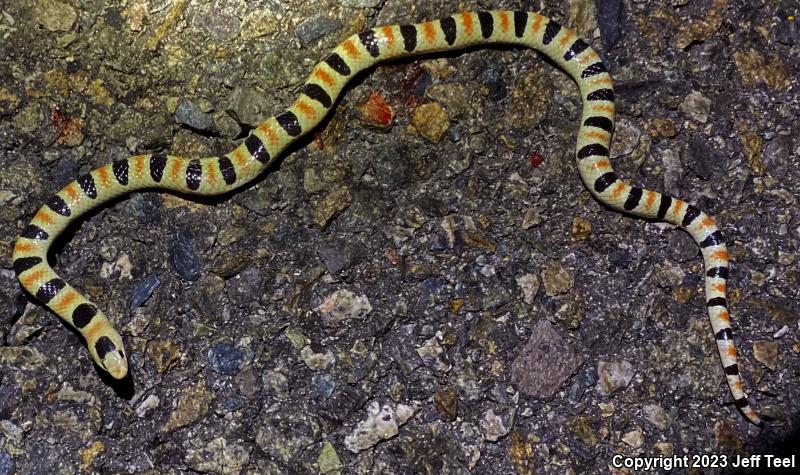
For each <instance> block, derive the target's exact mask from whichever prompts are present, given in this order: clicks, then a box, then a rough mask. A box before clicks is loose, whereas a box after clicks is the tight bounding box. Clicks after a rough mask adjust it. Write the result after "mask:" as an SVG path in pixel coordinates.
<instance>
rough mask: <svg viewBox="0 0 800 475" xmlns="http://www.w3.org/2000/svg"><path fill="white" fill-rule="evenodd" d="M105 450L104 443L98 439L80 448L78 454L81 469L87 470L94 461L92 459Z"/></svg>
mask: <svg viewBox="0 0 800 475" xmlns="http://www.w3.org/2000/svg"><path fill="white" fill-rule="evenodd" d="M105 451H106V444H104V443H103V442H102V441H99V440H95V441H94V442H92V444H91V445H89V446H88V447H84V448H82V449H80V450H79V451H78V454H79V455H80V457H81V468H82V469H83V470H88V469H89V468H90V467H91V466H92V464H93V463H94V459H95V458H97V456H98V455H100V454H102V453H103V452H105Z"/></svg>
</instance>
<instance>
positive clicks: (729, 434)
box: [714, 420, 744, 453]
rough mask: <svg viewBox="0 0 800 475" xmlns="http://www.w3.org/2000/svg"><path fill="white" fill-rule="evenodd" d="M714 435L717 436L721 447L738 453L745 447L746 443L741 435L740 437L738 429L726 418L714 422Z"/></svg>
mask: <svg viewBox="0 0 800 475" xmlns="http://www.w3.org/2000/svg"><path fill="white" fill-rule="evenodd" d="M714 436H715V437H716V438H717V443H718V444H719V445H720V446H721V447H725V448H727V449H730V450H732V451H734V452H736V453H740V452H741V451H742V449H743V447H744V443H743V442H742V439H741V437H739V433H738V431H737V430H735V429H734V428H733V427H732V426H731V424H730V423H729V422H728V421H726V420H720V421H717V423H716V424H714Z"/></svg>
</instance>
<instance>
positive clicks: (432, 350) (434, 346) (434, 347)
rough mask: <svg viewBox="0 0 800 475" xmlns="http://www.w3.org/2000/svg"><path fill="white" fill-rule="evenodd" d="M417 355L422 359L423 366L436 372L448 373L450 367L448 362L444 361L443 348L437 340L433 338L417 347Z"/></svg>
mask: <svg viewBox="0 0 800 475" xmlns="http://www.w3.org/2000/svg"><path fill="white" fill-rule="evenodd" d="M417 354H418V355H419V357H420V358H421V359H422V362H423V363H424V364H425V366H428V367H430V368H433V369H435V370H436V371H441V372H445V373H446V372H448V371H450V368H451V367H452V365H451V364H450V362H449V361H447V360H445V359H444V356H443V355H444V348H442V346H441V345H440V344H439V340H438V339H437V338H436V337H435V336H434V337H433V338H431V339H429V340H427V341H425V343H424V344H423V345H422V346H420V347H418V348H417Z"/></svg>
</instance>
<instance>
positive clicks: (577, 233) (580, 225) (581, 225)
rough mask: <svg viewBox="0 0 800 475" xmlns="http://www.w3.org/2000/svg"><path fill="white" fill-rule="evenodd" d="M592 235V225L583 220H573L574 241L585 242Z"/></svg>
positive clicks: (576, 218) (578, 218)
mask: <svg viewBox="0 0 800 475" xmlns="http://www.w3.org/2000/svg"><path fill="white" fill-rule="evenodd" d="M590 234H592V223H590V222H589V221H587V220H585V219H583V218H581V217H578V216H576V217H574V218H573V219H572V239H573V240H574V241H585V240H586V239H587V238H588V237H589V235H590Z"/></svg>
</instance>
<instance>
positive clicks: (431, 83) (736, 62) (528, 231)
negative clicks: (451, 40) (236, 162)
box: [0, 0, 800, 475]
mask: <svg viewBox="0 0 800 475" xmlns="http://www.w3.org/2000/svg"><path fill="white" fill-rule="evenodd" d="M480 8H509V9H515V8H521V9H529V10H539V9H541V11H542V12H543V13H544V14H546V15H548V16H551V17H553V18H555V19H557V20H558V21H560V22H562V23H564V24H566V25H570V26H572V27H574V28H575V29H577V30H578V31H579V34H580V35H581V36H582V37H583V38H586V39H589V40H590V42H591V43H592V45H593V46H594V47H595V48H597V49H598V51H600V52H601V54H602V56H603V57H604V58H605V60H606V62H607V64H608V66H609V69H610V71H611V72H612V75H613V76H614V77H615V80H616V91H617V103H618V124H617V133H616V136H615V141H614V147H613V150H612V152H613V153H612V154H613V156H614V157H615V158H616V159H615V160H614V165H615V167H616V168H617V170H618V173H619V174H620V175H621V176H624V177H626V178H628V179H630V180H631V181H632V182H634V183H636V184H639V185H641V186H646V187H648V188H652V189H656V190H661V191H666V192H668V193H670V194H673V195H676V196H680V197H682V198H684V199H686V200H687V201H690V202H692V203H694V204H696V205H698V206H700V207H701V208H703V209H705V210H707V211H709V212H710V213H711V214H713V215H715V216H716V217H717V221H718V223H719V224H720V226H721V228H722V230H723V231H724V235H725V237H726V240H727V242H728V244H729V249H730V251H731V255H732V258H733V269H732V279H731V281H730V282H731V287H732V291H733V292H732V296H731V299H730V300H731V302H732V310H733V315H734V329H735V332H736V341H737V344H738V347H739V351H740V353H739V354H740V367H741V368H742V371H743V374H744V376H745V379H746V381H747V383H748V386H749V387H750V392H751V395H752V397H751V401H752V402H753V403H754V404H755V406H756V407H758V408H759V409H760V410H761V411H762V413H763V414H764V415H765V416H769V418H770V419H771V423H770V425H769V428H768V429H767V430H764V431H759V430H758V429H757V428H755V427H754V426H751V425H749V424H748V423H747V422H746V421H745V420H744V419H743V417H741V415H739V414H738V413H737V412H736V410H735V408H734V407H733V406H732V405H731V404H730V402H731V397H730V395H729V393H728V390H727V388H726V387H725V385H724V377H723V373H722V368H721V366H720V363H719V360H718V357H717V354H716V350H715V347H714V341H713V338H712V335H711V332H710V328H709V325H708V322H707V319H706V316H705V308H704V297H703V290H702V282H703V269H702V263H701V261H700V259H699V257H698V248H697V246H696V245H695V244H694V243H693V242H692V241H691V239H690V238H689V236H688V235H686V234H685V233H684V232H682V231H680V230H675V229H673V228H672V227H671V226H667V225H663V224H659V223H653V222H645V221H642V220H639V219H634V218H630V217H626V216H623V215H620V214H617V213H614V212H611V211H609V210H608V209H606V208H604V207H603V206H601V205H600V204H598V203H597V202H596V201H595V200H593V199H592V198H591V197H590V195H589V194H588V192H587V191H586V190H585V189H584V188H583V185H582V184H581V182H580V179H579V177H578V175H577V172H576V170H575V165H574V163H573V158H572V154H573V149H574V141H575V133H576V130H577V123H578V115H579V111H580V97H579V96H578V94H577V89H576V88H575V87H574V84H573V83H572V82H571V81H570V79H569V78H568V77H567V76H566V75H565V74H564V73H562V72H561V71H559V70H557V69H555V68H554V67H553V66H552V64H551V63H549V62H547V61H545V60H544V59H543V58H542V57H541V56H539V55H537V54H536V53H534V52H532V51H525V50H519V49H514V48H502V47H498V48H487V49H475V50H472V51H469V52H465V53H448V54H444V55H439V56H435V57H426V58H423V59H409V60H405V61H401V62H397V63H393V64H388V65H385V66H381V67H378V68H376V69H374V70H373V71H371V72H370V73H369V74H365V75H363V76H361V77H359V79H358V80H357V81H356V82H355V83H354V84H353V85H352V87H351V88H350V89H349V91H348V92H347V94H346V96H345V97H344V98H342V99H341V101H340V103H339V105H338V108H337V111H336V113H335V114H334V115H333V116H332V117H330V118H329V120H328V121H327V122H326V123H325V124H324V127H321V128H320V129H319V130H318V131H317V133H316V134H315V135H314V136H313V137H311V138H309V139H308V140H305V141H304V142H303V143H302V144H300V145H299V146H297V147H294V148H293V149H292V150H291V151H290V153H287V154H286V155H285V156H284V158H283V159H282V161H281V162H280V163H279V164H278V165H277V166H275V167H273V169H272V170H271V171H270V172H269V173H267V174H265V175H264V176H263V177H262V178H261V179H259V180H258V182H257V183H256V184H254V185H252V186H248V187H247V188H246V189H243V190H240V191H238V192H236V193H232V194H231V195H229V196H226V197H223V198H218V199H217V198H215V199H206V200H191V199H187V198H185V197H180V196H175V195H170V194H163V193H136V194H134V195H133V196H132V197H129V198H126V199H123V200H119V201H118V202H116V203H114V204H113V205H111V206H106V207H104V208H103V209H101V210H98V211H97V212H96V213H93V214H92V215H91V216H90V217H88V219H85V220H83V221H82V222H81V223H80V224H79V226H76V227H75V228H74V229H73V230H72V231H71V232H70V233H69V234H70V235H69V236H67V238H66V239H64V240H63V242H62V243H61V245H60V246H59V248H58V249H57V250H56V251H57V252H55V254H54V256H53V259H54V262H55V263H56V264H57V265H56V267H57V269H58V270H59V271H60V272H61V273H62V275H63V276H64V277H65V279H67V280H68V281H70V282H71V283H72V284H73V285H75V286H76V287H78V288H79V289H82V290H84V291H85V292H86V293H87V294H88V296H89V297H90V298H91V299H93V300H94V301H96V302H98V303H99V304H100V305H101V306H102V307H103V308H104V309H106V310H107V313H108V314H109V315H111V316H112V317H113V319H114V320H115V322H116V325H117V326H118V328H120V329H121V333H122V334H123V337H124V338H125V341H126V344H127V348H128V352H129V354H130V355H131V366H132V373H133V378H132V380H130V381H127V382H126V383H124V384H115V383H114V382H113V381H110V380H109V379H108V378H106V377H104V376H103V375H102V374H100V373H99V371H98V370H96V369H95V367H94V366H93V365H92V363H91V361H90V359H89V357H88V355H87V352H86V350H85V349H84V348H83V346H82V343H81V341H80V339H79V338H78V337H77V336H76V335H75V334H73V333H72V332H71V331H69V330H68V329H67V328H66V327H65V326H64V325H62V324H61V323H60V321H59V320H58V319H57V318H56V317H55V316H54V315H53V314H52V313H50V312H49V311H47V310H46V309H45V308H43V307H42V306H40V305H38V304H36V303H35V302H34V301H33V300H32V299H31V298H30V297H27V296H25V295H24V294H23V292H22V291H21V289H20V287H19V286H18V284H17V282H16V279H15V277H14V275H13V272H12V270H11V259H10V256H11V249H12V247H13V243H14V240H15V239H16V236H17V235H18V234H19V233H20V231H21V230H22V228H23V227H24V225H25V224H26V223H27V222H28V221H29V220H30V218H31V217H32V215H33V213H34V212H35V210H36V209H37V208H38V206H39V205H40V204H41V203H42V202H43V201H44V200H45V199H46V198H47V197H49V196H50V195H51V194H52V193H53V192H54V191H56V190H57V189H58V188H59V187H61V186H63V185H65V184H66V183H68V182H69V181H71V180H73V179H75V178H76V177H77V176H79V175H80V174H82V173H85V172H88V171H89V170H91V169H93V168H95V167H98V166H100V165H102V164H104V163H107V162H109V161H110V160H113V159H116V158H120V157H124V156H127V155H130V154H133V153H148V152H154V151H168V150H169V151H172V153H175V154H184V155H189V156H206V155H212V154H218V153H222V152H225V151H227V150H230V149H231V148H232V147H233V146H234V145H235V144H237V143H238V140H240V139H241V138H242V137H243V135H244V134H245V133H246V131H247V130H248V129H249V128H250V127H252V126H253V125H254V124H256V123H258V122H259V121H260V120H262V119H264V118H266V117H268V116H270V115H272V114H273V113H275V112H277V111H280V110H281V109H282V108H283V107H285V106H286V105H288V104H289V103H291V101H292V100H293V98H294V97H295V96H296V94H297V90H298V86H299V85H300V84H301V83H302V82H303V80H304V78H305V75H306V74H307V73H308V72H309V71H310V69H311V67H312V66H313V64H314V63H315V62H316V61H318V60H319V59H320V58H322V57H323V56H324V55H325V54H326V52H327V51H329V50H330V49H331V48H332V47H333V46H335V45H336V44H337V43H338V42H339V41H341V40H342V39H343V38H345V37H347V36H348V35H350V34H352V33H354V32H358V31H360V30H362V29H364V28H366V27H370V26H375V25H379V24H387V23H401V22H413V21H420V20H422V19H431V18H437V17H440V16H442V15H445V14H448V13H451V12H455V11H458V10H460V9H480ZM798 14H800V10H799V8H798V2H797V1H794V0H783V1H780V0H765V1H764V2H752V1H749V0H671V1H669V2H662V1H655V0H651V1H638V0H637V1H629V0H626V1H624V2H622V4H621V5H620V2H618V1H614V0H597V1H596V2H592V1H590V0H572V1H559V0H544V1H541V2H538V1H537V2H532V1H522V2H519V1H503V0H499V1H497V2H483V1H482V2H477V1H472V0H469V1H466V2H456V1H451V0H435V1H419V0H409V1H400V0H385V1H382V0H316V1H314V2H306V1H298V0H280V1H279V0H257V1H252V2H251V1H245V0H220V1H216V2H204V1H192V2H190V1H188V0H172V1H167V0H129V1H123V2H113V1H103V0H95V1H92V0H32V1H22V0H6V1H5V2H3V3H0V37H2V40H1V41H0V204H1V205H2V206H0V304H1V305H0V307H1V309H0V310H1V312H2V313H0V341H2V345H3V346H1V347H0V475H5V474H8V473H20V474H23V473H24V474H32V473H42V474H45V473H46V474H52V473H76V472H81V471H86V472H96V473H154V474H155V473H181V472H202V473H325V474H333V473H431V474H445V473H514V472H516V473H522V474H530V473H554V474H556V473H557V474H561V473H607V472H608V471H612V472H615V473H632V470H630V469H626V468H613V467H612V462H613V456H614V455H615V454H623V455H626V456H634V455H642V456H651V457H658V456H660V455H663V456H670V455H673V454H674V455H680V456H682V455H689V456H693V455H704V454H705V455H720V456H727V457H730V458H728V459H727V460H728V462H729V463H732V462H733V461H734V458H733V457H734V455H735V454H744V455H750V454H773V455H779V454H788V453H790V452H792V451H795V452H797V447H798V424H800V418H799V417H798V416H799V415H800V411H798V407H799V406H800V385H799V384H798V382H800V327H799V326H798V319H799V318H800V306H798V303H797V302H798V296H799V295H798V294H800V292H799V291H798V289H800V267H799V264H798V262H799V259H798V257H799V256H798V244H799V243H800V213H799V212H798V209H799V208H798V204H797V200H798V196H800V195H799V193H800V171H799V169H798V165H800V164H799V163H798V152H800V132H798V130H799V129H798V127H797V117H798V116H800V105H798V101H797V91H798V87H799V86H800V81H798V69H799V65H800V48H798V45H800V33H798V20H797V19H795V18H794V17H793V15H798ZM762 468H763V462H762ZM686 472H687V473H744V472H745V470H735V469H732V468H731V467H727V468H714V469H702V470H701V469H691V470H686ZM760 473H761V472H760Z"/></svg>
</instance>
